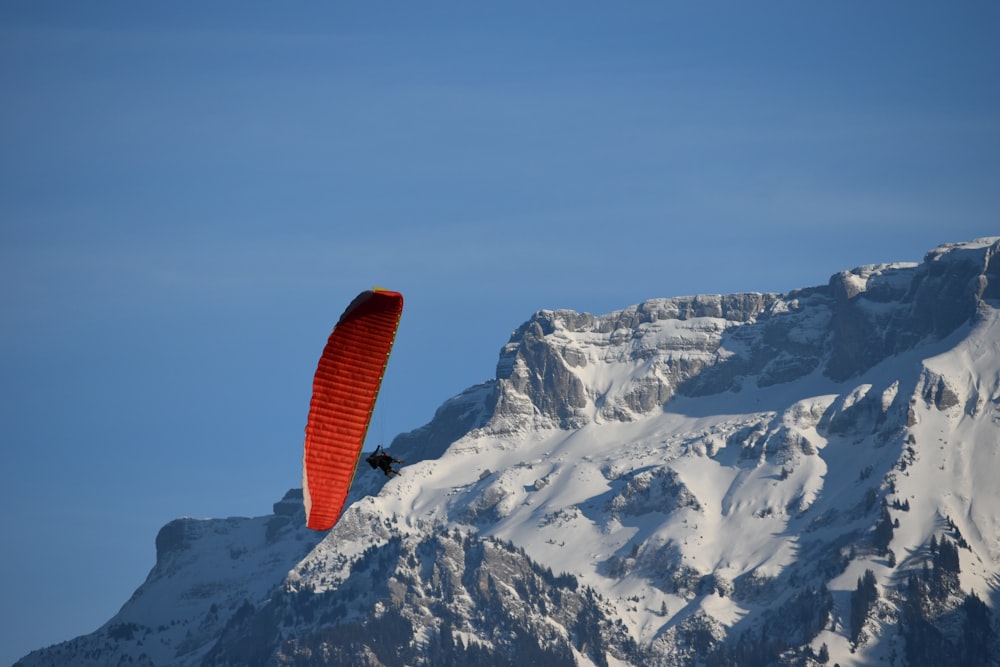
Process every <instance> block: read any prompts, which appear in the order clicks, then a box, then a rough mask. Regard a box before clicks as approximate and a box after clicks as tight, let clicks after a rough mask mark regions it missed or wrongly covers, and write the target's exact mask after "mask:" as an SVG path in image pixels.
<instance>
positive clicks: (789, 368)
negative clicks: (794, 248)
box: [489, 239, 1000, 432]
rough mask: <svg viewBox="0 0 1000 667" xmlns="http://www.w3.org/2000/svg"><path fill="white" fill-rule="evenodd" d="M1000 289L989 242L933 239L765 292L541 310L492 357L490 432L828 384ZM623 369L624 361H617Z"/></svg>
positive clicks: (943, 326) (568, 424)
mask: <svg viewBox="0 0 1000 667" xmlns="http://www.w3.org/2000/svg"><path fill="white" fill-rule="evenodd" d="M998 294H1000V259H998V258H997V243H996V242H995V241H994V240H990V239H987V240H984V241H982V242H978V243H972V244H959V245H951V246H943V247H941V248H938V249H936V250H933V251H931V252H929V253H928V254H927V256H926V257H925V258H924V261H923V263H921V264H883V265H875V266H865V267H861V268H857V269H854V270H851V271H843V272H841V273H838V274H836V275H834V276H832V277H831V278H830V281H829V283H828V284H827V285H825V286H822V287H813V288H808V289H802V290H798V291H795V292H792V293H790V294H787V295H778V294H733V295H725V296H721V295H707V296H705V295H702V296H696V297H684V298H673V299H656V300H651V301H647V302H645V303H642V304H639V305H637V306H633V307H631V308H627V309H625V310H622V311H618V312H615V313H611V314H609V315H603V316H594V315H590V314H588V313H577V312H573V311H560V310H557V311H541V312H538V313H536V314H535V315H534V317H532V318H531V319H530V320H529V321H528V322H526V323H525V324H523V325H522V326H521V327H520V328H519V329H518V330H517V331H515V332H514V334H513V336H512V337H511V340H510V342H509V343H508V344H507V345H506V346H505V347H504V349H503V351H502V352H501V354H500V362H499V363H498V365H497V384H496V386H495V388H494V394H493V396H492V397H491V400H492V401H495V402H496V410H495V411H493V412H492V415H491V422H490V425H489V427H490V429H492V430H494V431H497V432H502V431H506V430H510V429H518V428H524V427H526V426H527V427H530V428H539V427H542V428H545V427H554V428H579V427H581V426H582V425H584V424H587V423H589V422H591V421H600V420H618V421H628V420H631V419H635V418H637V417H639V416H641V415H646V414H649V413H650V412H652V411H655V410H658V409H660V408H661V407H662V406H663V405H665V404H666V403H667V402H669V401H670V399H672V398H673V397H674V396H676V395H681V396H707V395H711V394H718V393H721V392H727V391H738V390H739V389H741V388H742V387H743V385H744V383H746V382H747V381H748V380H749V379H752V381H753V383H754V384H755V385H756V386H758V387H766V386H771V385H775V384H781V383H788V382H791V381H794V380H797V379H800V378H802V377H805V376H807V375H809V374H811V373H813V372H815V371H817V370H819V371H821V372H822V374H823V375H824V376H826V377H828V378H830V379H832V380H834V381H838V382H839V381H845V380H847V379H849V378H851V377H854V376H857V375H859V374H861V373H864V372H865V371H867V370H868V369H870V368H872V367H873V366H875V365H876V364H877V363H879V362H880V361H882V360H884V359H886V358H887V357H891V356H893V355H896V354H900V353H903V352H905V351H907V350H910V349H913V347H915V346H916V345H918V344H920V343H921V342H922V341H926V340H928V339H931V338H936V339H942V338H944V337H946V336H948V335H949V334H950V333H952V332H953V331H955V330H956V329H957V328H958V327H959V326H961V325H962V324H965V323H968V322H970V321H972V320H973V318H974V317H975V315H976V312H977V309H978V308H979V307H980V305H981V304H982V303H984V302H987V301H989V300H991V299H996V298H998V296H997V295H998ZM626 368H627V372H623V371H624V370H625V369H626Z"/></svg>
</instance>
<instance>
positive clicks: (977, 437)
mask: <svg viewBox="0 0 1000 667" xmlns="http://www.w3.org/2000/svg"><path fill="white" fill-rule="evenodd" d="M998 248H1000V238H992V239H980V240H977V241H973V242H971V243H964V244H951V245H947V246H941V247H939V248H937V249H935V250H932V251H931V252H929V253H927V255H926V256H925V258H924V260H923V261H922V262H920V263H906V264H903V263H886V264H874V265H869V266H863V267H858V268H855V269H851V270H848V271H843V272H839V273H837V274H835V275H833V276H832V277H831V278H830V281H829V282H828V284H826V285H820V286H813V287H806V288H803V289H800V290H795V291H793V292H790V293H788V294H755V293H745V294H733V295H700V296H691V297H677V298H664V299H651V300H648V301H645V302H643V303H641V304H637V305H634V306H630V307H628V308H624V309H622V310H618V311H615V312H613V313H609V314H606V315H592V314H589V313H577V312H575V311H570V310H545V311H539V312H537V313H535V314H534V315H533V316H532V317H531V318H530V319H529V320H528V321H527V322H525V323H524V324H522V325H521V326H520V327H518V328H517V329H516V330H515V331H514V333H513V334H512V335H511V338H510V340H509V342H508V343H507V344H506V345H505V346H504V347H503V349H502V350H501V351H500V356H499V361H498V364H497V372H496V376H495V378H494V379H492V380H490V381H488V382H485V383H483V384H481V385H478V386H476V387H472V388H470V389H468V390H466V391H464V392H462V393H460V394H458V395H457V396H455V397H454V398H452V399H450V400H449V401H447V402H446V403H445V404H444V405H442V406H441V408H439V409H438V411H437V412H436V414H435V416H434V418H433V419H432V420H431V421H430V422H429V423H428V424H427V425H425V426H423V427H421V428H420V429H417V430H416V431H413V432H411V433H408V434H403V435H401V436H399V437H397V438H396V439H395V440H394V441H393V443H392V446H391V449H392V450H393V452H394V453H396V454H398V455H401V456H402V457H403V458H405V459H406V460H407V461H409V464H408V465H407V467H406V468H405V470H404V474H403V475H402V476H401V477H398V478H395V479H392V480H389V481H386V480H384V479H381V478H380V477H379V476H377V475H366V474H364V473H365V472H367V471H359V474H358V476H357V479H356V481H355V486H354V489H353V490H352V493H351V496H350V499H349V506H348V508H347V509H346V511H345V512H344V515H343V517H342V519H341V521H340V523H339V524H338V525H337V526H336V527H335V528H334V529H333V530H332V531H330V532H329V533H327V534H325V535H319V534H315V533H312V532H311V531H308V530H306V529H305V528H304V527H303V525H302V521H301V514H300V507H301V500H300V496H299V495H296V492H295V491H292V492H290V493H289V494H287V495H286V496H285V498H283V499H282V500H281V501H279V502H278V503H276V504H275V506H274V514H273V515H271V516H268V517H258V518H253V519H224V520H194V519H179V520H177V521H174V522H171V523H169V524H167V526H165V527H164V528H163V530H162V531H161V532H160V535H159V536H158V537H157V562H156V564H155V566H154V567H153V569H152V571H151V572H150V575H149V577H148V578H147V580H146V582H145V583H144V584H143V585H142V586H141V587H140V588H139V589H138V590H137V591H136V594H135V595H134V596H133V598H132V599H131V600H130V601H129V602H128V603H126V605H125V606H124V607H123V608H122V611H121V612H119V614H117V615H116V616H115V618H113V619H112V620H111V621H109V622H108V624H106V625H105V626H103V627H102V628H101V629H100V630H98V631H97V632H95V633H93V634H92V635H88V636H86V637H81V638H77V639H75V640H72V641H70V642H67V643H65V644H61V645H59V646H56V647H52V648H50V649H46V650H44V651H39V652H35V653H33V654H31V655H30V656H27V657H26V658H25V660H24V661H23V664H24V665H45V664H69V663H73V664H81V665H86V664H108V663H114V662H117V661H119V660H123V661H124V660H133V661H136V662H138V663H140V664H157V665H159V664H169V665H194V664H211V665H228V664H284V663H291V662H295V661H300V662H308V661H309V660H319V661H320V662H324V661H325V662H324V664H327V663H338V662H345V661H354V662H356V663H357V664H371V665H376V664H412V665H430V664H447V663H448V662H449V661H451V662H452V663H454V664H458V663H461V664H466V663H471V662H476V663H484V664H531V663H532V662H535V663H538V662H542V661H544V662H546V663H553V664H567V665H569V664H575V665H640V664H641V665H696V664H716V665H771V664H808V665H814V664H818V663H817V659H819V658H821V657H825V658H826V659H827V661H828V662H829V663H831V664H832V663H835V662H839V663H840V664H874V663H877V662H880V661H886V662H889V661H892V660H899V659H902V660H903V661H904V664H909V665H921V664H941V663H943V662H947V661H948V660H950V659H952V658H953V659H954V660H958V661H959V662H961V663H962V664H989V662H988V661H989V660H990V659H991V658H989V657H988V656H990V655H996V652H997V650H998V649H1000V644H998V640H997V635H996V631H995V626H994V624H993V622H992V620H991V619H992V611H991V609H992V608H993V607H994V606H995V603H996V592H995V581H996V579H997V577H998V576H1000V547H998V546H997V544H996V540H995V536H996V535H998V534H1000V489H998V487H997V485H996V483H995V479H994V477H995V471H996V443H997V442H998V441H1000V343H998V341H1000V312H998V310H997V308H998V307H1000V303H998V296H1000V294H998V292H1000V288H998V285H1000V262H998V261H997V260H996V256H997V250H998ZM969 637H975V638H976V640H975V641H970V640H969V639H968V638H969ZM320 656H325V657H320Z"/></svg>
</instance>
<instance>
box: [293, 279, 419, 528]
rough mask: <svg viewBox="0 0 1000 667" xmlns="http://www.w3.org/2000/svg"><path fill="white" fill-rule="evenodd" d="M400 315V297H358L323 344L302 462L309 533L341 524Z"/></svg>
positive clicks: (377, 292) (378, 293) (384, 293)
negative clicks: (339, 520) (341, 515)
mask: <svg viewBox="0 0 1000 667" xmlns="http://www.w3.org/2000/svg"><path fill="white" fill-rule="evenodd" d="M402 313H403V295H402V294H399V293H398V292H390V291H388V290H383V289H379V288H375V289H372V290H369V291H365V292H362V293H361V294H359V295H358V296H357V297H356V298H355V299H354V301H352V302H351V304H350V305H349V306H348V307H347V309H346V310H345V311H344V314H343V315H341V316H340V320H339V321H338V322H337V325H336V326H335V327H334V328H333V333H331V334H330V338H329V340H328V341H327V343H326V347H325V348H324V350H323V355H322V356H321V357H320V360H319V365H318V366H317V368H316V374H315V376H314V377H313V393H312V400H311V401H310V403H309V419H308V421H307V422H306V438H305V451H304V453H303V457H302V497H303V503H304V505H305V510H306V525H307V526H308V527H309V528H312V529H314V530H328V529H330V528H332V527H333V526H334V525H335V524H336V523H337V520H338V519H339V518H340V513H341V511H342V510H343V507H344V502H345V501H346V499H347V492H348V491H349V490H350V488H351V482H352V481H353V479H354V472H355V470H356V469H357V465H358V460H359V459H360V457H361V449H362V447H363V446H364V442H365V434H366V433H367V432H368V424H369V422H370V421H371V416H372V411H373V410H374V409H375V399H376V398H377V397H378V391H379V387H380V386H381V384H382V376H383V375H384V374H385V367H386V364H388V363H389V353H390V352H391V351H392V345H393V342H394V341H395V339H396V330H397V328H398V327H399V318H400V316H401V315H402Z"/></svg>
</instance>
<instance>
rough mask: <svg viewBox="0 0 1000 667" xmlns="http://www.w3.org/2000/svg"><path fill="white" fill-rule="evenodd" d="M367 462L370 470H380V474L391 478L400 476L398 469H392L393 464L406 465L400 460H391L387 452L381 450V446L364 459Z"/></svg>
mask: <svg viewBox="0 0 1000 667" xmlns="http://www.w3.org/2000/svg"><path fill="white" fill-rule="evenodd" d="M365 460H366V461H368V465H370V466H371V467H372V468H381V469H382V472H384V473H385V476H386V477H390V478H391V477H392V476H393V475H402V474H403V473H401V472H399V469H398V468H393V467H392V464H393V463H400V464H402V463H406V461H403V460H402V459H397V458H393V457H392V456H390V455H389V452H387V451H385V450H384V449H382V445H379V446H378V447H376V448H375V451H374V452H372V453H371V454H369V455H368V458H367V459H365Z"/></svg>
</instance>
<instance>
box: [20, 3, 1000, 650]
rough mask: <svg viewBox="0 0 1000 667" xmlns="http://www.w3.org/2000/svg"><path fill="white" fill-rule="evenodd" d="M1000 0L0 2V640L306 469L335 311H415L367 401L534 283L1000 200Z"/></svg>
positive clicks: (518, 300) (506, 309) (803, 267)
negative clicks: (376, 300)
mask: <svg viewBox="0 0 1000 667" xmlns="http://www.w3.org/2000/svg"><path fill="white" fill-rule="evenodd" d="M998 29H1000V7H998V5H996V4H995V3H991V2H965V3H961V4H957V3H943V2H941V3H930V2H880V3H868V2H841V3H803V2H758V3H745V2H698V3H694V2H635V3H627V4H622V3H598V2H545V3H536V2H519V1H515V2H504V3H459V2H450V3H443V2H429V3H410V2H363V3H362V2H331V3H319V2H306V1H303V2H298V3H261V2H214V3H203V2H186V1H180V2H169V3H134V2H110V1H109V2H99V3H98V2H87V3H79V2H51V1H46V0H41V1H37V0H32V1H28V0H13V1H11V2H5V3H3V4H2V5H0V84H2V89H3V91H4V95H3V97H4V102H3V104H0V309H2V312H3V314H4V315H3V317H4V322H5V326H3V327H2V329H0V392H2V398H3V400H2V402H0V444H2V448H0V470H2V471H3V472H2V474H3V478H4V479H3V482H4V483H3V485H2V486H0V502H2V503H3V506H4V507H5V509H6V514H5V516H6V521H5V526H4V533H5V537H4V547H3V549H2V550H0V588H2V590H3V591H4V595H3V596H0V627H3V628H4V629H5V632H4V633H3V638H2V639H0V664H6V663H9V662H12V661H13V660H15V659H16V658H17V657H20V656H21V655H23V654H24V653H26V652H27V651H28V650H31V649H33V648H39V647H41V646H43V645H47V644H50V643H53V642H56V641H61V640H64V639H69V638H71V637H73V636H76V635H78V634H82V633H86V632H90V631H92V630H94V629H96V628H97V627H98V626H99V625H101V624H102V623H103V622H104V621H106V620H107V619H108V618H109V617H110V616H111V615H112V614H114V613H115V612H116V611H117V609H118V607H119V606H120V605H121V604H122V603H124V602H125V601H126V600H127V598H128V597H129V595H130V594H131V593H132V591H133V590H134V589H135V588H136V587H137V586H138V585H139V584H140V583H141V582H142V580H143V579H144V578H145V576H146V574H147V573H148V571H149V569H150V567H151V566H152V565H153V562H154V556H155V553H154V544H153V543H154V539H155V536H156V533H157V531H158V529H159V528H160V527H161V526H162V525H163V524H164V523H166V522H167V521H169V520H171V519H172V518H175V517H178V516H184V515H189V516H199V517H200V516H216V517H222V516H230V515H244V516H248V515H259V514H265V513H267V512H269V511H270V505H271V503H272V502H274V501H275V500H277V499H278V498H279V497H280V496H281V495H282V494H283V493H284V491H285V490H286V489H288V488H291V487H294V486H297V485H298V484H299V483H300V475H301V444H302V432H303V427H304V423H305V417H306V413H307V410H308V401H309V391H310V386H311V385H310V383H311V378H312V372H313V370H314V369H315V364H316V361H317V360H318V358H319V354H320V352H321V351H322V347H323V344H324V343H325V340H326V337H327V335H328V334H329V330H330V328H331V327H332V325H333V324H334V323H335V322H336V319H337V317H338V316H339V315H340V313H341V311H342V310H343V308H344V307H345V306H346V304H347V303H348V302H349V301H350V300H351V298H353V296H354V295H355V294H356V293H357V292H359V291H361V290H363V289H367V288H369V287H371V286H373V285H380V286H384V287H387V288H390V289H394V290H398V291H400V292H402V293H403V294H404V295H405V297H406V300H407V301H406V311H405V312H404V315H403V321H402V324H401V327H400V331H399V337H398V339H397V345H396V350H395V352H394V355H393V358H392V361H391V362H390V365H389V369H388V375H387V377H386V380H385V384H384V385H383V391H382V395H381V398H380V401H379V406H378V408H377V410H376V414H375V419H374V421H373V424H372V427H371V430H370V432H369V436H370V440H385V441H388V440H390V439H391V438H392V437H393V436H394V435H396V434H397V433H400V432H403V431H407V430H410V429H413V428H416V427H419V426H421V425H422V424H424V423H426V422H427V421H428V420H429V419H430V417H431V416H432V415H433V412H434V409H435V408H436V407H437V406H439V405H440V404H441V403H442V402H443V401H444V400H445V399H447V398H449V397H450V396H453V395H455V394H457V393H458V392H460V391H461V390H463V389H464V388H466V387H468V386H471V385H473V384H476V383H478V382H481V381H484V380H487V379H489V378H491V377H492V376H493V373H494V367H495V364H496V360H497V355H498V353H499V350H500V348H501V346H502V345H503V344H504V343H505V342H506V341H507V338H508V336H509V334H510V332H511V331H512V330H513V329H515V328H516V327H517V326H518V325H520V324H521V323H522V322H523V321H525V320H526V319H527V318H528V317H530V316H531V314H532V313H533V312H534V311H536V310H538V309H542V308H571V309H576V310H585V311H590V312H593V313H605V312H609V311H612V310H616V309H619V308H623V307H626V306H629V305H632V304H634V303H638V302H640V301H643V300H645V299H649V298H657V297H668V296H678V295H687V294H697V293H729V292H739V291H776V292H785V291H788V290H791V289H795V288H798V287H805V286H811V285H817V284H823V283H825V282H826V281H827V279H828V278H829V276H830V275H831V274H832V273H834V272H836V271H839V270H842V269H848V268H852V267H854V266H859V265H862V264H867V263H876V262H888V261H919V260H920V259H921V258H922V256H923V254H924V252H925V251H927V250H929V249H931V248H932V247H934V246H936V245H938V244H940V243H945V242H953V241H963V240H971V239H973V238H976V237H981V236H987V235H997V234H1000V219H998V212H1000V188H998V187H997V184H998V183H1000V86H997V81H1000V45H998V42H997V40H996V39H995V35H996V34H997V32H998Z"/></svg>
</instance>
